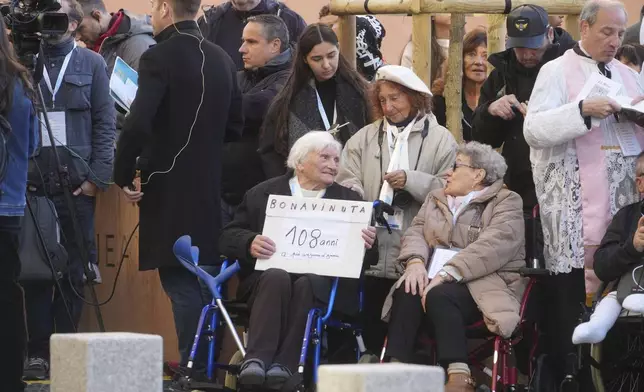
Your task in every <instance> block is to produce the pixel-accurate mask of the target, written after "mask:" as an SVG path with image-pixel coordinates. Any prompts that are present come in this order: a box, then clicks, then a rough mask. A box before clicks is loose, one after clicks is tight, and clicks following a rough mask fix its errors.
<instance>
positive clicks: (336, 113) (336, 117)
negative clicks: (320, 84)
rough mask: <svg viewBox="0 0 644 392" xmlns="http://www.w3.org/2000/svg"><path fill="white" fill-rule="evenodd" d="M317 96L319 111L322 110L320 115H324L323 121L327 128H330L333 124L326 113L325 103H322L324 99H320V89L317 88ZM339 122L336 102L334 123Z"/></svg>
mask: <svg viewBox="0 0 644 392" xmlns="http://www.w3.org/2000/svg"><path fill="white" fill-rule="evenodd" d="M315 97H316V98H317V99H318V111H319V112H320V116H321V117H322V122H323V123H324V128H325V130H327V131H328V130H330V129H331V125H332V124H329V117H328V116H327V115H326V110H324V105H322V100H321V99H320V94H318V90H317V89H315ZM337 123H338V108H337V105H336V104H335V102H334V103H333V125H335V124H337Z"/></svg>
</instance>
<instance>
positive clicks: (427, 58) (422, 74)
mask: <svg viewBox="0 0 644 392" xmlns="http://www.w3.org/2000/svg"><path fill="white" fill-rule="evenodd" d="M431 36H432V20H431V16H429V15H422V14H420V15H413V16H412V30H411V42H412V47H413V52H412V53H413V55H412V64H413V67H412V68H413V70H414V72H415V73H416V75H418V77H419V78H420V79H421V80H422V81H423V82H425V84H426V85H427V87H429V88H431V87H432V85H431V70H432V41H431Z"/></svg>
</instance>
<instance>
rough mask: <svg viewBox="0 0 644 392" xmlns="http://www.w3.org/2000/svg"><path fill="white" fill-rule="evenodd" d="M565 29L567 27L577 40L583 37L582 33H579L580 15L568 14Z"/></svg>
mask: <svg viewBox="0 0 644 392" xmlns="http://www.w3.org/2000/svg"><path fill="white" fill-rule="evenodd" d="M564 29H566V31H567V32H568V33H569V34H570V35H571V36H572V38H574V39H575V41H579V40H580V39H581V35H580V34H579V15H578V14H575V15H566V18H565V20H564Z"/></svg>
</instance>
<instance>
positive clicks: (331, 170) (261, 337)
mask: <svg viewBox="0 0 644 392" xmlns="http://www.w3.org/2000/svg"><path fill="white" fill-rule="evenodd" d="M341 151H342V147H341V145H340V143H338V142H337V141H336V140H335V139H334V138H333V136H332V135H331V134H330V133H328V132H309V133H307V134H306V135H304V136H302V137H301V138H300V139H299V140H298V141H297V142H296V143H295V144H294V145H293V147H292V149H291V151H290V154H289V157H288V160H287V165H288V167H289V169H290V170H289V171H288V172H287V174H286V175H284V176H282V177H277V178H273V179H270V180H268V181H266V182H263V183H262V184H259V185H257V186H256V187H255V188H253V189H251V190H249V191H248V192H247V193H246V195H245V196H244V199H243V201H242V203H241V205H240V206H239V207H238V209H237V212H236V213H235V218H234V220H233V222H231V223H230V224H229V225H228V226H226V227H225V228H224V230H223V232H222V234H221V237H220V249H221V251H222V253H223V254H225V255H227V256H228V257H229V258H237V259H238V260H239V262H240V264H241V271H240V273H239V277H240V284H239V287H238V290H237V298H238V299H241V300H245V301H247V303H248V306H249V309H250V321H249V334H248V344H247V349H246V357H245V358H244V362H243V363H242V365H241V368H240V373H239V383H240V384H241V385H242V386H244V387H251V388H253V387H261V386H263V387H265V388H268V389H275V390H280V389H282V387H283V385H284V384H285V383H286V382H287V380H288V379H289V378H291V376H292V374H294V373H295V372H296V370H297V366H298V362H299V354H300V348H301V346H302V340H303V337H304V329H305V325H306V321H307V315H308V313H309V310H310V309H311V308H314V307H320V306H324V305H326V303H327V301H328V300H329V294H330V290H331V286H332V282H333V278H329V277H323V276H317V275H294V274H289V273H287V272H286V271H283V270H280V269H269V270H267V271H254V268H255V261H256V260H257V259H268V258H270V257H271V256H272V255H273V254H274V253H275V251H276V249H275V243H274V242H273V241H272V240H271V239H270V238H268V237H266V236H263V235H262V234H261V233H262V230H263V226H264V218H265V216H266V204H267V200H268V197H269V195H271V194H274V195H285V196H296V197H307V198H309V197H310V198H327V199H339V200H361V197H360V195H358V194H357V193H356V192H354V191H352V190H350V189H348V188H345V187H343V186H340V185H338V184H337V183H335V182H334V180H335V177H336V175H337V171H338V165H339V156H340V153H341ZM362 234H363V235H362V236H363V239H364V246H365V247H366V248H367V249H368V250H367V252H366V255H365V262H366V263H368V262H369V260H371V259H373V260H374V261H377V250H375V249H374V250H373V251H370V250H369V249H372V247H373V245H374V242H375V238H376V232H375V229H374V228H373V227H370V228H368V229H364V230H363V233H362ZM374 251H375V252H376V254H375V255H373V252H374ZM358 291H359V281H358V280H355V279H340V283H339V285H338V289H337V301H336V303H335V307H334V309H335V310H337V311H339V312H342V313H343V314H348V315H351V314H353V313H356V312H357V311H358V306H359V305H358Z"/></svg>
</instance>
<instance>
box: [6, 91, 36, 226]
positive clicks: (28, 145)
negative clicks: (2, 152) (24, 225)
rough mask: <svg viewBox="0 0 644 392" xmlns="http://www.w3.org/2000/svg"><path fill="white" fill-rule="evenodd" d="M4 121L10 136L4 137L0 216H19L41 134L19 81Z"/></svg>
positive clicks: (22, 208) (21, 211)
mask: <svg viewBox="0 0 644 392" xmlns="http://www.w3.org/2000/svg"><path fill="white" fill-rule="evenodd" d="M7 120H8V121H9V124H11V134H9V135H8V137H7V152H8V154H9V159H8V163H7V175H6V177H5V179H4V181H2V183H0V216H22V215H24V211H25V205H26V202H25V191H26V188H27V161H28V159H29V157H30V156H31V155H32V154H33V153H34V151H35V150H36V147H37V146H38V140H40V137H39V136H40V132H39V131H38V129H39V127H38V118H37V117H36V113H35V111H34V109H33V104H32V103H31V101H30V100H29V98H28V97H27V95H26V94H25V89H24V87H23V86H22V82H20V81H16V82H15V84H14V90H13V100H12V103H11V110H10V111H9V113H8V114H7Z"/></svg>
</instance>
